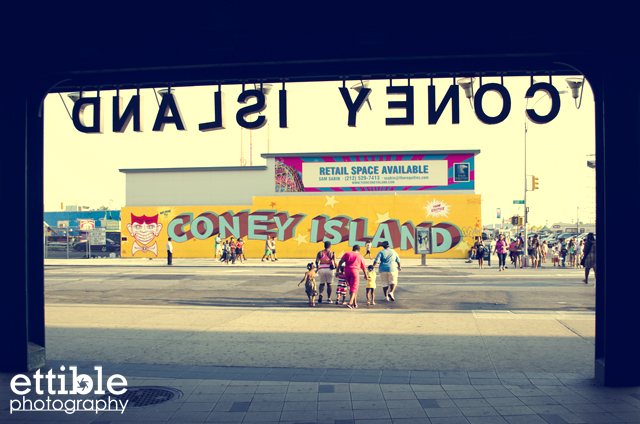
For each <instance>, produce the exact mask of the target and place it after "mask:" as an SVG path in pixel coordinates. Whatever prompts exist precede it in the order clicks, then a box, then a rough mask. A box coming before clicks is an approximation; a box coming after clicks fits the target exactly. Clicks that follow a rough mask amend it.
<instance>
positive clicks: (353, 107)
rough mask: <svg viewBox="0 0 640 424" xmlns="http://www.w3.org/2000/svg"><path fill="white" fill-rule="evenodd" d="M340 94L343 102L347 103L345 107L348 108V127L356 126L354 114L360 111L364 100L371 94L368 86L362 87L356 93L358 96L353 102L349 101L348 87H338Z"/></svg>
mask: <svg viewBox="0 0 640 424" xmlns="http://www.w3.org/2000/svg"><path fill="white" fill-rule="evenodd" d="M340 94H342V98H343V99H344V103H345V104H346V105H347V109H348V110H349V123H348V125H349V126H350V127H355V126H356V116H357V115H358V112H360V108H361V107H362V105H363V104H364V102H365V101H366V100H367V98H368V97H369V94H371V89H370V88H364V87H363V88H362V89H361V90H360V93H358V97H356V101H355V102H351V95H350V94H349V89H348V88H346V87H340Z"/></svg>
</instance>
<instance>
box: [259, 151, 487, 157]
mask: <svg viewBox="0 0 640 424" xmlns="http://www.w3.org/2000/svg"><path fill="white" fill-rule="evenodd" d="M464 154H473V155H478V154H480V150H408V151H395V152H394V151H385V152H318V153H262V154H261V155H260V156H261V157H263V158H276V157H277V158H282V157H300V158H307V157H329V156H408V155H464Z"/></svg>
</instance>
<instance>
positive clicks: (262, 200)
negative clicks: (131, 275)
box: [121, 194, 481, 258]
mask: <svg viewBox="0 0 640 424" xmlns="http://www.w3.org/2000/svg"><path fill="white" fill-rule="evenodd" d="M480 203H481V202H480V195H442V196H437V195H436V196H434V195H433V194H429V195H406V196H393V195H391V196H389V195H372V196H348V195H344V196H278V197H254V198H253V205H252V206H251V207H247V206H211V207H207V206H175V207H166V206H165V207H125V208H122V214H121V217H122V224H123V227H125V228H127V230H128V232H129V234H130V235H131V237H128V240H127V241H124V240H123V242H122V257H163V256H166V251H164V249H158V248H157V243H161V244H162V243H165V242H166V240H167V237H171V238H172V241H173V246H174V257H177V258H179V257H213V256H214V253H215V248H214V238H215V236H216V235H218V234H219V235H220V237H221V238H223V239H227V238H229V237H234V238H236V239H237V238H243V239H244V240H245V241H247V244H246V248H245V252H246V256H247V257H248V258H256V257H257V258H260V257H262V255H263V254H264V244H265V241H266V240H267V237H268V236H273V237H275V238H276V242H277V252H278V257H280V258H287V257H289V258H301V257H313V256H315V254H316V253H317V251H318V250H320V249H321V243H323V242H324V241H330V242H331V243H332V244H333V245H334V246H335V247H334V250H335V251H336V252H337V253H339V254H340V252H342V251H348V250H351V247H352V246H354V245H356V244H359V245H362V246H364V244H365V243H367V242H368V241H370V242H371V244H372V246H373V248H374V249H376V248H379V247H380V246H381V244H382V242H384V241H387V242H389V244H390V246H391V247H392V248H394V249H396V250H397V251H398V253H399V254H400V257H404V258H409V257H419V256H417V255H415V254H414V243H415V240H414V237H415V229H416V227H419V228H425V229H427V228H431V229H432V235H433V246H432V248H433V253H432V256H433V257H437V258H465V257H467V252H468V251H469V249H470V248H471V245H473V237H474V236H476V235H480V234H481V225H480V222H481V216H480ZM124 235H125V233H123V236H124Z"/></svg>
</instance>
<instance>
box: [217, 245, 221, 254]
mask: <svg viewBox="0 0 640 424" xmlns="http://www.w3.org/2000/svg"><path fill="white" fill-rule="evenodd" d="M218 255H222V246H221V245H218V247H216V256H218Z"/></svg>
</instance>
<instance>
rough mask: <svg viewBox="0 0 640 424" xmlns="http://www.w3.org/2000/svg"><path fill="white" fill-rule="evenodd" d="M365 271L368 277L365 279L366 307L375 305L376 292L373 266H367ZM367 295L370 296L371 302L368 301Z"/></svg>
mask: <svg viewBox="0 0 640 424" xmlns="http://www.w3.org/2000/svg"><path fill="white" fill-rule="evenodd" d="M367 271H368V274H369V276H368V277H367V306H369V305H370V304H371V305H375V304H376V298H375V291H376V273H375V271H374V268H373V265H369V266H368V267H367ZM369 295H371V300H369Z"/></svg>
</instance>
